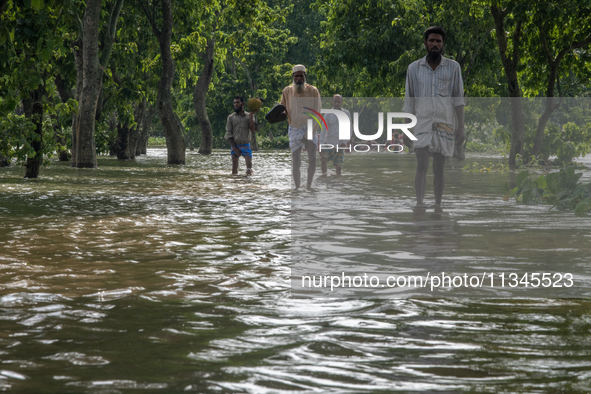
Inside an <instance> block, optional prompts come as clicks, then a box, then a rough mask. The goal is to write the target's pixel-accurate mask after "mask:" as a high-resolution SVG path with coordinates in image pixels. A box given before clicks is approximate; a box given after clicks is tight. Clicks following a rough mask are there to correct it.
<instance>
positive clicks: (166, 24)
mask: <svg viewBox="0 0 591 394" xmlns="http://www.w3.org/2000/svg"><path fill="white" fill-rule="evenodd" d="M162 19H163V22H162V31H161V32H160V34H159V37H158V41H159V44H160V59H161V60H162V74H161V76H160V81H159V82H158V96H157V98H156V101H157V104H156V109H157V110H158V115H160V121H161V122H162V129H163V131H164V138H165V139H166V148H167V151H168V164H185V138H184V136H183V133H182V130H180V128H179V125H178V123H177V121H176V117H175V115H174V111H173V109H172V93H171V89H172V82H173V80H174V73H175V64H174V59H173V58H172V52H171V50H170V43H171V39H172V4H171V0H162Z"/></svg>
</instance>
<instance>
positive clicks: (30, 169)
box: [23, 85, 44, 178]
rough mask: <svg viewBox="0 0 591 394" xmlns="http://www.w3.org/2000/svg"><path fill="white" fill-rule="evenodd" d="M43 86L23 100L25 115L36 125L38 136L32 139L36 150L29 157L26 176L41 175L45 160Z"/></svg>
mask: <svg viewBox="0 0 591 394" xmlns="http://www.w3.org/2000/svg"><path fill="white" fill-rule="evenodd" d="M43 94H44V89H43V86H42V85H41V86H39V87H38V88H37V89H35V90H33V91H32V92H31V96H30V98H28V99H26V100H23V109H24V110H25V116H26V117H27V118H29V119H30V120H31V122H33V124H34V125H35V134H36V137H35V138H34V139H33V141H31V147H32V148H33V150H34V151H35V156H34V157H27V162H26V164H25V178H37V177H39V167H40V165H41V162H42V161H43V155H42V154H41V148H42V146H43V102H42V100H43Z"/></svg>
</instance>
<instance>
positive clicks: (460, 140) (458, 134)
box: [455, 124, 466, 145]
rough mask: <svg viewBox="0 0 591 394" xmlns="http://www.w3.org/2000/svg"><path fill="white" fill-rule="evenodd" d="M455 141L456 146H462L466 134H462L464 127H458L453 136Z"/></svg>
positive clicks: (461, 125)
mask: <svg viewBox="0 0 591 394" xmlns="http://www.w3.org/2000/svg"><path fill="white" fill-rule="evenodd" d="M455 140H456V145H462V144H463V143H464V141H465V140H466V134H464V125H463V124H460V125H458V128H457V130H456V134H455Z"/></svg>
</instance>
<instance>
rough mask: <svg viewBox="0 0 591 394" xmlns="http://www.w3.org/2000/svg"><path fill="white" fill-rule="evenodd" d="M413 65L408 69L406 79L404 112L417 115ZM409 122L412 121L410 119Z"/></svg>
mask: <svg viewBox="0 0 591 394" xmlns="http://www.w3.org/2000/svg"><path fill="white" fill-rule="evenodd" d="M413 64H414V63H413ZM411 66H412V64H411V65H409V66H408V68H407V69H406V81H405V83H404V106H403V107H402V112H406V113H409V114H413V115H415V91H414V88H415V87H414V83H413V78H412V73H413V71H412V68H411ZM408 123H410V121H409V122H408Z"/></svg>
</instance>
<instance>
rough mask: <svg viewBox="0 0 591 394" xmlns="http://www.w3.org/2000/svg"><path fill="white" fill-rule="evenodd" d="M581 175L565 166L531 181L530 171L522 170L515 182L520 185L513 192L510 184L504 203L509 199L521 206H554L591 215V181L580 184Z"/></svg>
mask: <svg viewBox="0 0 591 394" xmlns="http://www.w3.org/2000/svg"><path fill="white" fill-rule="evenodd" d="M582 175H583V174H582V173H575V166H567V167H562V168H561V169H560V171H558V172H554V173H551V174H547V175H540V176H538V177H537V178H530V176H529V172H528V171H527V170H525V171H521V172H520V173H519V174H518V175H517V177H516V179H515V181H516V184H517V186H516V187H515V188H513V189H511V190H510V186H509V184H508V183H507V184H506V185H505V186H506V190H507V194H505V200H508V199H509V197H510V196H512V197H515V201H517V202H518V203H522V204H528V205H535V204H540V203H543V204H552V207H551V208H550V209H552V208H557V209H559V210H569V209H570V210H574V211H575V214H577V215H582V214H585V213H587V212H591V182H589V183H587V184H583V183H580V182H579V179H580V178H581V176H582Z"/></svg>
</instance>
